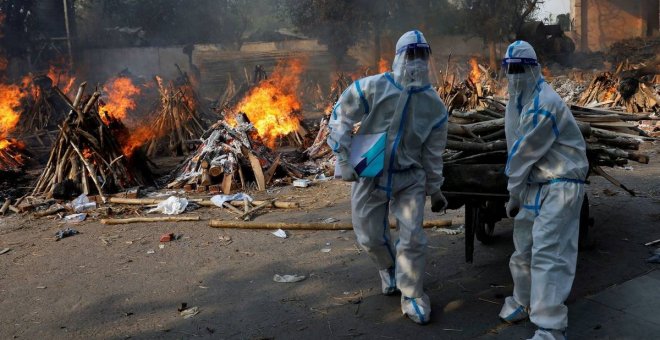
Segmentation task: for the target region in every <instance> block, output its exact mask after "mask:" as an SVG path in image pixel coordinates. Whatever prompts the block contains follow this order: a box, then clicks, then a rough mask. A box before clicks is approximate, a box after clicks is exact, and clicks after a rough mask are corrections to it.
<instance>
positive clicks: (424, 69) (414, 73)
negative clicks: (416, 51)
mask: <svg viewBox="0 0 660 340" xmlns="http://www.w3.org/2000/svg"><path fill="white" fill-rule="evenodd" d="M405 67H406V78H408V79H409V80H410V82H421V81H423V80H424V79H426V78H428V74H429V65H428V62H427V61H425V60H421V59H416V60H411V61H409V62H407V63H406V66H405Z"/></svg>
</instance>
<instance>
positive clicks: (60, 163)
mask: <svg viewBox="0 0 660 340" xmlns="http://www.w3.org/2000/svg"><path fill="white" fill-rule="evenodd" d="M85 87H86V83H82V84H81V85H80V87H79V89H78V92H77V94H76V96H75V99H74V100H73V101H71V102H70V107H69V113H68V115H67V116H66V118H65V120H64V121H63V122H62V123H61V125H60V133H59V135H58V137H57V140H56V142H55V144H54V145H53V148H52V150H51V153H50V156H49V159H48V162H47V163H46V167H45V169H44V171H43V173H42V174H41V176H40V177H39V179H38V180H37V183H36V185H35V188H34V190H33V192H32V195H33V196H35V197H48V198H49V197H55V198H71V197H74V196H77V195H78V194H81V193H84V194H98V195H99V196H101V197H104V195H105V194H107V193H111V192H115V191H117V190H119V189H125V188H130V187H134V186H138V185H145V184H147V183H148V181H149V176H148V170H147V169H146V168H141V167H137V166H135V165H134V164H131V163H130V160H129V159H127V157H126V156H125V155H124V153H123V152H122V148H121V145H120V144H119V143H118V142H117V140H116V139H115V137H114V136H113V134H112V132H111V131H110V129H109V128H108V126H107V125H106V123H105V122H104V121H103V120H102V119H101V116H100V115H99V113H98V112H97V111H96V110H95V105H96V103H97V100H98V98H99V96H100V95H101V94H100V92H94V93H93V94H92V95H91V96H85V94H84V93H85Z"/></svg>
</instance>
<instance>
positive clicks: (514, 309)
mask: <svg viewBox="0 0 660 340" xmlns="http://www.w3.org/2000/svg"><path fill="white" fill-rule="evenodd" d="M527 318H529V308H527V307H525V306H523V305H521V304H519V303H518V302H516V300H515V299H514V298H513V296H509V297H507V298H506V300H504V306H502V310H500V319H502V320H504V321H505V322H507V323H516V322H518V321H522V320H525V319H527Z"/></svg>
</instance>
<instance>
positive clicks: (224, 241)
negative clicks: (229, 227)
mask: <svg viewBox="0 0 660 340" xmlns="http://www.w3.org/2000/svg"><path fill="white" fill-rule="evenodd" d="M218 239H219V240H220V245H221V246H228V245H230V244H231V243H232V242H234V240H232V239H231V236H227V235H220V236H218Z"/></svg>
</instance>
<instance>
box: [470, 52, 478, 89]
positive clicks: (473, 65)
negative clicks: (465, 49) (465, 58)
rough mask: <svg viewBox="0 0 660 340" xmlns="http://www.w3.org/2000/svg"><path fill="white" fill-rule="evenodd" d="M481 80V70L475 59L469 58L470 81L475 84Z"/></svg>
mask: <svg viewBox="0 0 660 340" xmlns="http://www.w3.org/2000/svg"><path fill="white" fill-rule="evenodd" d="M480 79H481V70H480V69H479V62H478V61H477V58H474V57H473V58H470V81H471V82H472V83H473V84H476V83H477V82H479V80H480Z"/></svg>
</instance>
